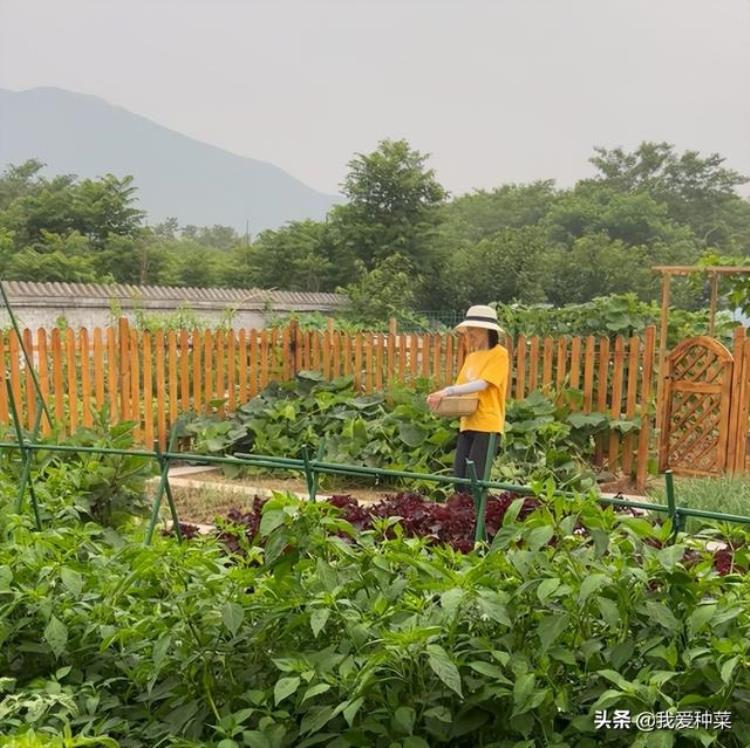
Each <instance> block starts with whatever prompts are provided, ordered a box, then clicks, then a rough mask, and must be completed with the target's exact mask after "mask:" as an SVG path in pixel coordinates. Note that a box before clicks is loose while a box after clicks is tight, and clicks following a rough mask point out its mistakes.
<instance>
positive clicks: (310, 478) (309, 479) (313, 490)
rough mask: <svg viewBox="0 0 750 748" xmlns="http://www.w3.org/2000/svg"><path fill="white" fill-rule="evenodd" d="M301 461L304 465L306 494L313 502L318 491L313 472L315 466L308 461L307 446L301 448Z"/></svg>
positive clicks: (316, 480) (316, 479) (316, 477)
mask: <svg viewBox="0 0 750 748" xmlns="http://www.w3.org/2000/svg"><path fill="white" fill-rule="evenodd" d="M302 461H303V462H304V465H305V482H306V483H307V495H308V497H309V499H310V501H312V502H313V503H314V502H315V497H316V495H317V493H318V476H317V475H316V473H315V466H314V465H313V464H312V463H311V462H310V455H309V453H308V451H307V447H305V448H304V449H303V450H302Z"/></svg>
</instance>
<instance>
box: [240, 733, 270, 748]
mask: <svg viewBox="0 0 750 748" xmlns="http://www.w3.org/2000/svg"><path fill="white" fill-rule="evenodd" d="M242 739H243V740H244V741H245V745H246V746H249V748H271V741H270V740H269V739H268V738H267V737H266V736H265V735H264V734H263V733H262V732H261V731H260V730H245V731H244V732H243V733H242Z"/></svg>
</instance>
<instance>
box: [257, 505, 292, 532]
mask: <svg viewBox="0 0 750 748" xmlns="http://www.w3.org/2000/svg"><path fill="white" fill-rule="evenodd" d="M286 516H287V515H286V512H284V511H283V510H281V509H271V510H269V511H267V512H263V517H262V518H261V520H260V528H259V529H260V534H261V535H264V536H265V535H270V534H271V533H272V532H273V531H274V530H275V529H276V528H277V527H280V526H281V525H283V524H284V522H285V521H286Z"/></svg>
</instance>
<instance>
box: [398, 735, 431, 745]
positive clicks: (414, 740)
mask: <svg viewBox="0 0 750 748" xmlns="http://www.w3.org/2000/svg"><path fill="white" fill-rule="evenodd" d="M403 746H404V748H430V744H429V743H428V742H427V741H426V740H424V738H419V737H417V736H416V735H410V736H409V737H408V738H404V740H403Z"/></svg>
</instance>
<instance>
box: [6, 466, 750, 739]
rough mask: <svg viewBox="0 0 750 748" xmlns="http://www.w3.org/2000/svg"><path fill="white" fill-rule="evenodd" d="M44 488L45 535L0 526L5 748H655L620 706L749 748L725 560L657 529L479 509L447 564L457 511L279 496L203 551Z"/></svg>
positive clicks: (574, 511)
mask: <svg viewBox="0 0 750 748" xmlns="http://www.w3.org/2000/svg"><path fill="white" fill-rule="evenodd" d="M109 459H111V460H114V459H115V458H109ZM66 461H67V464H68V465H69V466H70V467H75V465H76V461H75V459H73V458H66ZM51 467H52V465H51V464H48V465H47V466H46V469H50V468H51ZM55 477H56V481H57V483H56V486H55V488H56V489H66V488H67V494H66V495H65V496H63V497H60V496H57V498H53V497H52V496H50V497H49V499H48V501H47V502H46V503H45V506H44V512H45V513H46V515H47V516H45V520H46V522H45V526H46V527H49V528H50V529H45V530H43V531H41V532H35V531H33V530H32V529H31V526H30V525H31V523H30V521H29V519H28V518H26V517H22V516H21V517H19V516H14V515H12V514H10V513H5V514H3V515H2V516H3V520H2V521H3V527H2V534H3V542H2V544H1V545H0V626H1V629H0V630H1V631H2V639H3V642H2V644H3V646H2V648H0V684H1V686H2V690H3V696H2V701H0V723H1V724H3V725H4V726H5V729H6V731H8V732H12V731H18V732H19V733H23V732H24V731H26V730H27V729H29V728H33V729H34V730H36V731H37V733H42V734H58V733H59V732H61V731H62V730H63V729H64V728H65V727H66V726H67V727H68V728H69V729H70V730H71V731H72V732H73V733H75V734H78V735H79V736H83V737H87V738H94V737H95V736H101V735H108V736H110V737H111V738H113V739H115V740H116V741H117V742H118V743H119V745H121V746H134V747H135V746H155V745H174V746H184V747H187V746H198V745H201V746H217V748H219V747H220V748H234V746H251V747H253V748H257V747H258V746H262V747H263V748H268V747H271V746H272V747H274V748H276V747H279V748H281V747H282V746H300V747H304V746H312V745H318V744H320V745H330V746H334V748H345V747H349V746H375V747H376V748H377V747H378V746H383V747H385V746H402V747H403V748H422V747H423V746H434V745H451V746H458V747H459V748H460V747H461V746H466V747H468V746H477V745H484V746H487V747H490V746H492V747H494V748H510V747H511V746H515V747H516V748H518V747H519V746H527V747H528V748H532V747H533V746H536V745H548V746H556V747H557V748H564V747H565V746H568V748H574V747H582V748H588V747H589V746H590V747H591V748H593V747H594V746H599V745H613V746H624V745H656V744H657V743H655V742H645V739H644V740H642V739H640V738H639V737H638V736H637V734H635V733H627V732H625V733H623V732H622V731H619V730H614V729H610V730H603V729H598V728H597V727H596V725H595V721H594V718H595V714H596V712H597V711H599V710H602V709H613V708H618V709H630V710H631V711H632V712H633V713H636V712H639V711H660V710H668V709H675V710H680V711H686V710H687V711H694V710H699V711H709V712H714V711H730V712H731V713H732V721H733V729H732V731H731V733H721V732H717V731H715V730H712V729H710V728H707V727H704V728H702V729H689V730H686V731H684V732H683V733H681V735H680V740H681V741H682V742H680V745H696V746H698V745H712V744H714V745H722V746H743V745H746V744H747V743H748V740H750V700H748V698H747V696H746V694H747V693H748V690H749V689H750V676H749V675H748V672H749V671H748V669H747V667H746V664H747V661H748V657H749V656H750V640H748V638H747V634H746V632H747V630H748V627H749V626H750V609H749V608H748V606H747V604H746V601H747V594H748V586H747V581H746V578H745V576H744V575H741V574H738V573H736V572H737V569H738V568H740V567H744V568H746V567H747V562H748V558H747V552H746V551H745V550H744V547H742V548H739V549H737V550H734V551H731V552H730V553H731V563H732V566H731V567H730V568H721V569H718V570H717V568H716V566H717V563H716V559H715V558H714V557H713V555H712V554H710V553H708V552H706V551H705V550H703V549H702V546H701V545H699V544H697V543H693V542H692V541H687V540H683V542H679V543H677V544H669V543H668V539H669V536H670V531H671V529H670V527H669V526H668V524H667V525H663V526H661V525H654V524H652V523H650V522H648V521H647V520H645V519H643V518H638V517H633V516H630V515H628V514H617V513H615V512H614V511H612V510H611V509H607V510H605V509H602V508H601V507H600V506H598V505H597V504H596V502H593V501H592V500H591V498H590V497H585V496H579V497H578V498H573V499H561V498H557V497H555V496H554V491H553V488H552V487H551V486H550V487H548V490H547V491H546V492H542V493H541V494H540V495H539V496H537V497H536V499H533V500H531V499H518V500H514V499H513V497H510V496H501V497H496V498H494V499H492V500H491V501H490V505H491V507H492V509H491V510H490V516H489V517H488V530H490V534H491V536H492V540H491V544H490V545H488V546H483V547H482V548H479V549H477V550H473V549H469V548H465V549H464V550H465V551H466V552H462V551H457V550H455V549H454V547H452V546H455V545H456V543H455V542H453V539H454V538H456V537H460V535H461V531H460V524H461V522H462V521H466V522H468V523H470V524H471V523H473V516H472V515H473V512H472V508H473V507H472V504H471V500H470V499H469V498H468V497H461V496H458V497H453V498H452V499H451V500H450V502H451V503H450V504H448V505H447V506H444V507H442V509H443V510H446V509H447V510H448V511H447V512H444V513H442V514H441V513H440V511H439V510H440V509H441V507H440V506H439V505H438V506H436V505H433V504H424V503H422V502H420V500H419V499H418V498H417V497H414V496H409V495H403V496H401V497H395V498H393V499H390V500H389V501H390V502H391V503H390V505H383V506H380V507H376V508H374V509H371V510H369V511H365V510H363V509H362V508H361V507H359V506H358V505H356V504H355V503H354V502H353V501H352V500H351V499H347V498H343V499H336V500H334V501H332V502H319V503H316V504H312V503H309V502H302V501H299V500H297V499H293V498H290V497H287V496H283V495H276V496H274V497H273V498H272V499H271V500H269V501H266V502H265V503H263V504H261V503H260V502H259V503H257V504H256V506H255V507H254V509H253V511H252V512H250V513H247V514H245V515H244V516H243V515H242V514H235V515H233V516H232V517H231V518H229V520H228V521H226V522H225V523H224V524H223V526H222V528H221V531H222V534H221V535H219V536H216V537H214V536H208V537H196V538H194V539H192V540H191V541H190V542H185V543H178V542H177V541H176V540H175V539H174V538H172V537H158V538H157V539H156V541H155V544H154V545H153V546H151V547H145V546H143V545H142V544H141V543H139V542H133V540H134V538H141V537H142V527H140V526H137V525H135V526H134V525H132V523H131V521H126V522H125V523H124V524H121V525H120V526H119V527H118V528H117V529H115V528H112V527H103V526H102V525H100V524H98V523H96V522H93V521H92V520H93V518H92V515H91V514H90V512H88V511H87V510H86V507H87V506H91V502H90V501H87V500H85V498H84V497H81V495H80V494H79V493H78V492H77V490H76V489H75V487H74V482H75V479H74V478H68V477H66V476H65V475H62V474H57V475H56V476H55ZM8 478H9V476H8V475H7V474H5V475H4V479H5V480H4V481H3V482H2V483H0V488H2V491H3V496H4V498H6V499H10V498H11V491H10V488H11V486H12V481H11V480H8ZM65 481H69V482H68V483H67V485H66V484H65ZM40 488H41V484H40ZM42 493H44V492H42ZM52 515H54V516H52ZM394 515H397V516H394ZM462 515H465V516H464V517H463V519H462ZM134 533H137V534H135V535H134ZM451 533H453V534H451ZM441 535H442V536H441ZM743 537H744V536H743ZM656 734H657V735H659V736H660V737H659V740H660V742H659V743H658V744H659V745H672V744H673V743H672V741H673V740H674V736H673V735H672V736H670V734H669V733H666V732H659V733H656ZM649 740H650V741H653V740H654V738H653V737H651V738H650V739H649Z"/></svg>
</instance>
